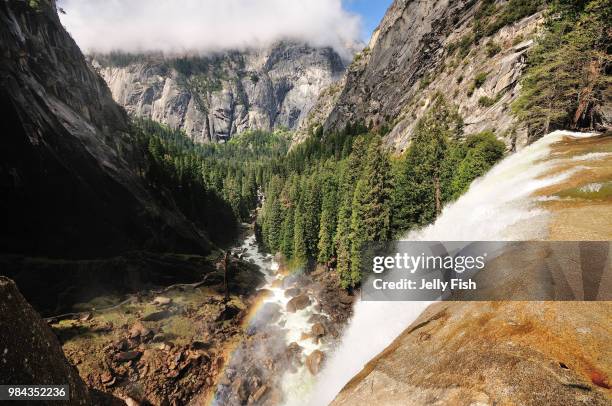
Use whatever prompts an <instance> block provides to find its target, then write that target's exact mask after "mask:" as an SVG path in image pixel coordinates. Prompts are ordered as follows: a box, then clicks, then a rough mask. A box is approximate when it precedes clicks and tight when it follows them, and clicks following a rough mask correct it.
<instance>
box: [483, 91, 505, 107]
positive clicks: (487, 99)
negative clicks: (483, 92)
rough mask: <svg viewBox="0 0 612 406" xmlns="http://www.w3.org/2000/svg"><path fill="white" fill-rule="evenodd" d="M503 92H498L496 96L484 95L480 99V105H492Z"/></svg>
mask: <svg viewBox="0 0 612 406" xmlns="http://www.w3.org/2000/svg"><path fill="white" fill-rule="evenodd" d="M500 98H501V93H498V94H497V96H495V97H489V96H482V97H480V98H479V99H478V105H479V106H481V107H491V106H492V105H494V104H495V103H497V102H498V101H499V99H500Z"/></svg>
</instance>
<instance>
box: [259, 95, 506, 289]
mask: <svg viewBox="0 0 612 406" xmlns="http://www.w3.org/2000/svg"><path fill="white" fill-rule="evenodd" d="M504 150H505V147H504V144H503V143H501V142H500V141H498V140H497V139H496V137H495V136H494V134H493V133H491V132H484V133H479V134H475V135H470V136H467V137H464V134H463V122H462V119H461V117H460V115H459V113H458V111H457V108H456V107H455V106H453V105H451V104H449V103H447V101H446V100H445V99H444V98H443V97H442V96H441V95H438V96H437V97H436V98H435V100H434V102H433V103H432V106H431V107H430V109H429V110H428V112H427V113H426V114H425V115H424V116H423V117H422V118H421V119H420V120H419V122H418V123H417V126H416V129H415V136H414V138H413V139H412V141H411V144H410V147H409V148H408V149H407V151H406V152H405V153H404V154H403V155H402V156H401V157H399V158H393V157H391V156H390V155H389V154H388V151H387V148H386V147H385V146H384V145H383V142H382V138H381V137H380V135H378V134H371V133H369V132H367V129H366V128H365V127H364V126H360V125H349V126H347V128H345V129H344V131H341V132H338V133H334V134H329V135H325V136H324V137H323V138H321V139H319V138H317V137H314V136H313V137H311V139H310V140H309V141H307V142H305V143H303V144H301V145H299V146H297V147H295V148H294V149H293V150H292V151H291V152H290V153H289V154H288V155H287V157H286V158H284V159H283V160H282V165H280V166H279V167H277V168H275V170H274V171H272V172H270V173H271V175H272V177H271V178H270V181H269V183H268V184H267V185H266V186H265V191H266V193H265V195H266V199H265V203H264V204H263V207H262V210H261V212H260V215H259V217H258V220H257V225H258V227H257V230H258V237H259V238H260V241H261V242H262V243H263V244H264V246H265V247H266V248H267V249H268V250H269V251H270V252H281V253H282V254H283V255H284V256H285V257H286V258H287V259H289V260H290V262H291V264H292V265H293V266H304V267H312V266H313V265H314V264H316V263H320V264H325V265H327V266H328V267H329V268H331V269H335V270H336V271H337V272H338V274H339V276H340V280H341V283H342V285H343V286H344V287H345V288H353V287H356V286H358V285H359V283H360V280H361V265H362V264H361V249H362V246H363V244H364V243H365V242H367V241H386V240H390V239H392V238H394V237H398V236H401V235H402V234H404V233H406V232H407V231H408V230H410V229H412V228H415V227H421V226H423V225H425V224H429V223H431V222H432V221H433V220H435V218H436V216H437V215H438V214H439V213H440V211H441V209H442V206H443V205H444V204H445V203H447V202H449V201H452V200H454V199H456V198H457V197H458V196H460V195H461V194H462V193H463V192H465V190H466V189H467V188H468V187H469V185H470V183H471V182H472V181H473V180H474V179H476V178H477V177H479V176H481V175H482V174H484V173H485V172H486V171H488V170H489V169H490V168H491V166H492V165H494V164H495V163H496V162H497V161H499V160H500V159H501V158H502V157H503V155H504Z"/></svg>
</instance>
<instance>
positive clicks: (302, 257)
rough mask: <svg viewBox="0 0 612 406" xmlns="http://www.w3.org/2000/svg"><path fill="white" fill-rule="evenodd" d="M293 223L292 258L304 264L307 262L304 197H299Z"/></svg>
mask: <svg viewBox="0 0 612 406" xmlns="http://www.w3.org/2000/svg"><path fill="white" fill-rule="evenodd" d="M293 224H294V231H293V259H294V260H295V261H296V262H297V263H298V264H302V265H304V264H306V263H307V262H308V247H307V244H306V237H305V226H304V197H302V198H301V199H300V201H299V203H298V205H297V207H296V210H295V218H294V221H293Z"/></svg>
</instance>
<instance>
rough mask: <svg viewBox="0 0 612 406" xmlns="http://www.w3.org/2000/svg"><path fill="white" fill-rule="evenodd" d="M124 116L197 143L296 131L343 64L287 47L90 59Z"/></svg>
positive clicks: (330, 53)
mask: <svg viewBox="0 0 612 406" xmlns="http://www.w3.org/2000/svg"><path fill="white" fill-rule="evenodd" d="M91 62H92V65H93V66H94V67H96V68H97V69H98V71H99V72H100V74H101V75H102V77H103V78H104V79H105V80H106V82H107V83H108V85H109V87H110V89H111V91H112V93H113V97H114V98H115V100H116V101H117V102H118V103H120V104H121V105H123V106H124V107H125V108H126V110H127V111H128V112H129V113H131V114H134V115H136V116H140V117H146V118H150V119H153V120H155V121H159V122H161V123H164V124H167V125H169V126H170V127H172V128H182V129H183V130H185V132H186V133H187V134H188V135H189V136H190V137H191V138H192V139H193V140H194V141H197V142H208V141H224V140H227V139H228V138H229V137H231V136H232V135H234V134H236V133H241V132H243V131H246V130H257V129H259V130H273V129H277V128H286V129H295V128H296V127H297V126H298V125H299V124H300V123H301V122H302V121H303V119H304V117H306V114H307V113H308V111H309V110H310V109H311V107H312V106H313V104H314V102H315V100H316V99H317V97H318V95H319V93H320V92H321V90H322V89H323V88H326V87H327V86H329V85H330V84H331V83H333V82H334V81H336V80H337V79H338V78H340V77H341V76H342V74H343V72H344V69H345V63H344V62H343V61H342V59H341V58H340V56H339V55H338V54H337V53H336V52H335V51H334V50H333V49H331V48H313V47H310V46H308V45H304V44H298V43H292V42H281V43H277V44H275V45H273V46H271V47H269V48H266V49H260V50H247V51H242V52H239V51H231V52H225V53H220V54H215V55H209V56H181V57H164V56H163V55H158V54H148V55H129V56H128V55H117V54H111V55H92V56H91Z"/></svg>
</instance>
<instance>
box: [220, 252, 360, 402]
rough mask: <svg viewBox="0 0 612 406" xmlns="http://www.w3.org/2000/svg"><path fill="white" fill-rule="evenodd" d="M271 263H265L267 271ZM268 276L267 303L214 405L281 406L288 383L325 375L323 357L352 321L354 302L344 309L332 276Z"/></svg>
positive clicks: (282, 271) (234, 359) (278, 273)
mask: <svg viewBox="0 0 612 406" xmlns="http://www.w3.org/2000/svg"><path fill="white" fill-rule="evenodd" d="M258 255H259V256H261V254H253V255H252V256H253V257H257V256H258ZM260 259H261V258H260ZM258 260H259V259H258ZM279 260H280V259H279ZM271 261H272V258H270V257H264V258H263V263H264V266H266V267H272V263H271ZM270 272H271V274H269V277H268V285H267V286H266V287H265V289H266V291H267V292H268V293H267V294H266V295H264V296H262V300H264V303H263V304H262V305H261V308H260V310H259V311H258V312H257V313H255V314H254V315H253V318H252V319H251V321H250V323H249V325H248V327H247V328H246V336H245V337H244V339H243V340H242V341H241V342H240V344H239V345H238V347H237V348H236V349H235V351H234V354H233V355H232V358H231V360H230V361H229V364H228V365H227V368H226V371H225V373H224V375H223V377H222V378H221V379H220V380H219V385H218V387H217V391H216V396H215V401H214V403H213V404H214V405H217V406H225V405H250V404H254V405H279V404H282V402H283V401H286V400H287V399H285V396H286V394H285V393H284V390H285V387H286V385H287V382H288V381H296V383H295V384H296V385H299V384H300V383H299V382H301V384H308V381H309V380H310V379H313V377H314V376H315V375H317V374H318V373H319V372H320V371H321V368H322V367H323V366H324V362H325V351H327V350H328V349H329V348H330V346H331V345H332V344H333V343H334V341H335V340H336V339H337V338H338V337H339V333H340V331H341V330H342V328H343V326H344V325H345V322H346V320H348V318H349V317H350V309H351V304H352V297H350V298H351V300H350V301H348V300H345V302H346V304H343V303H342V301H341V300H340V298H344V296H343V295H341V294H340V292H341V291H342V290H341V288H340V286H339V281H338V280H337V276H336V275H335V273H334V272H332V271H328V270H325V269H318V270H316V271H315V272H312V273H310V274H304V273H297V274H287V271H286V270H285V269H284V268H283V266H281V267H280V269H279V270H278V271H276V270H273V271H270ZM347 297H349V296H347ZM266 300H267V301H266ZM282 303H284V305H281V304H282ZM326 310H329V311H330V312H331V313H330V314H328V313H327V312H326ZM302 381H303V382H302ZM292 396H295V395H292ZM292 400H294V401H297V399H292Z"/></svg>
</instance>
